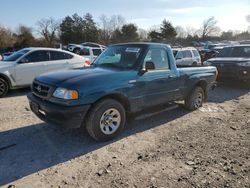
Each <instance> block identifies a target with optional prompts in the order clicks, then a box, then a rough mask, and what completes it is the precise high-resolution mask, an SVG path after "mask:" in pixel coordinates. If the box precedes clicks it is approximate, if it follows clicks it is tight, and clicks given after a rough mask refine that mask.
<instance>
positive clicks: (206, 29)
mask: <svg viewBox="0 0 250 188" xmlns="http://www.w3.org/2000/svg"><path fill="white" fill-rule="evenodd" d="M219 30H220V29H219V27H218V26H217V20H215V18H214V17H213V16H212V17H210V18H208V19H206V20H204V21H203V24H202V27H201V37H202V38H203V39H204V38H206V37H208V36H211V35H214V34H217V33H218V32H219Z"/></svg>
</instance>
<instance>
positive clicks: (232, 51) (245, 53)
mask: <svg viewBox="0 0 250 188" xmlns="http://www.w3.org/2000/svg"><path fill="white" fill-rule="evenodd" d="M203 64H204V65H212V66H215V67H217V70H218V73H219V75H218V79H219V80H222V81H226V80H240V81H244V82H245V83H246V84H247V85H250V45H237V46H228V47H224V48H223V50H222V51H221V52H220V53H219V54H218V55H217V57H216V58H212V59H209V60H207V61H205V62H204V63H203Z"/></svg>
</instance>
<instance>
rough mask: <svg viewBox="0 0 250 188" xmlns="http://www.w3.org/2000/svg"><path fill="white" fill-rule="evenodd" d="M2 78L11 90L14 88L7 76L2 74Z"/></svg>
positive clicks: (0, 74) (0, 75)
mask: <svg viewBox="0 0 250 188" xmlns="http://www.w3.org/2000/svg"><path fill="white" fill-rule="evenodd" d="M0 78H2V79H4V80H5V81H6V82H7V84H8V86H9V88H12V84H11V80H10V78H9V77H8V76H7V75H5V74H3V73H0Z"/></svg>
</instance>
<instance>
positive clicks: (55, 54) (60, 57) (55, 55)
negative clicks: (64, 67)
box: [50, 51, 73, 61]
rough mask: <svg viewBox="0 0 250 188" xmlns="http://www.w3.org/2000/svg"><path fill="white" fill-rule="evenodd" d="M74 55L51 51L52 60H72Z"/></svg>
mask: <svg viewBox="0 0 250 188" xmlns="http://www.w3.org/2000/svg"><path fill="white" fill-rule="evenodd" d="M72 58H73V55H71V54H68V53H65V52H57V51H50V60H52V61H56V60H63V59H72Z"/></svg>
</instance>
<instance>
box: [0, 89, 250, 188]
mask: <svg viewBox="0 0 250 188" xmlns="http://www.w3.org/2000/svg"><path fill="white" fill-rule="evenodd" d="M27 92H28V90H18V91H14V92H11V93H10V94H9V95H8V96H7V97H6V98H2V99H0V187H1V186H2V187H25V188H29V187H32V188H33V187H93V188H97V187H102V188H105V187H151V188H155V187H176V188H179V187H240V188H242V187H248V188H249V187H250V159H249V157H250V92H249V90H245V89H242V88H240V87H237V86H225V85H220V86H219V87H218V88H217V89H216V90H214V91H211V92H210V96H209V101H208V103H206V104H205V105H204V107H202V108H201V109H199V110H197V111H194V112H189V111H186V110H184V109H183V108H182V105H181V104H178V105H176V106H174V107H172V108H171V109H168V110H162V111H161V112H159V113H152V112H151V113H148V114H146V115H144V116H140V117H138V118H137V119H136V120H134V121H132V122H129V123H127V127H126V130H125V131H124V133H123V134H121V135H120V136H119V137H118V138H117V139H115V140H113V141H111V142H106V143H97V142H95V141H93V140H92V139H91V138H90V137H89V136H88V135H87V134H86V133H82V132H81V131H79V130H66V129H60V128H58V127H53V126H49V125H47V124H45V123H43V122H41V121H40V120H39V119H38V118H36V116H35V115H33V113H32V112H31V111H30V110H29V106H28V101H27V99H26V96H25V95H26V94H27Z"/></svg>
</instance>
